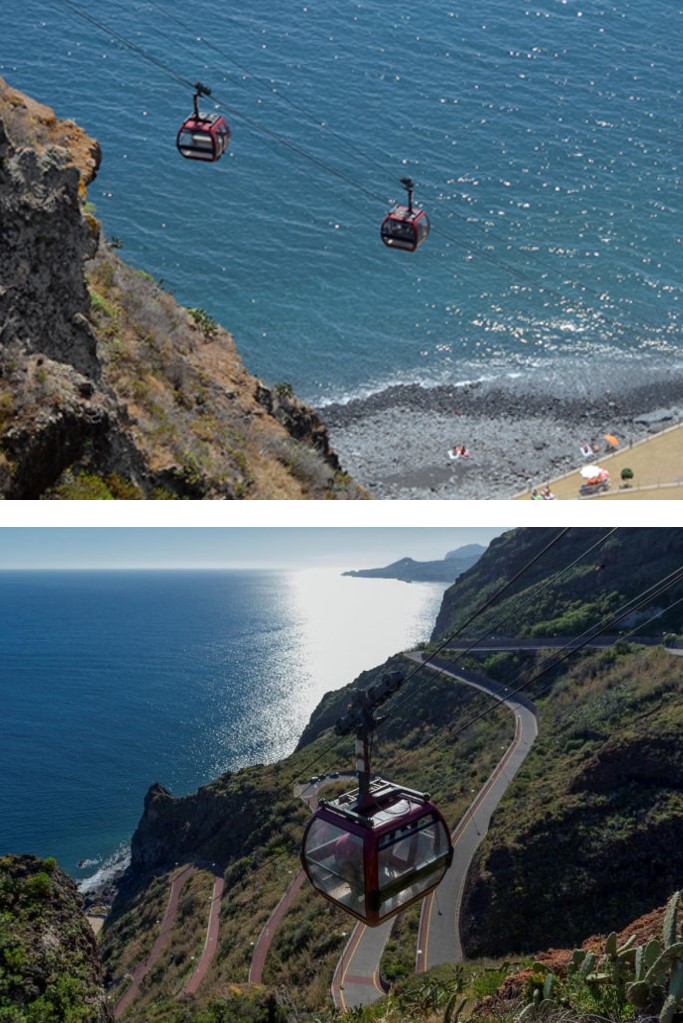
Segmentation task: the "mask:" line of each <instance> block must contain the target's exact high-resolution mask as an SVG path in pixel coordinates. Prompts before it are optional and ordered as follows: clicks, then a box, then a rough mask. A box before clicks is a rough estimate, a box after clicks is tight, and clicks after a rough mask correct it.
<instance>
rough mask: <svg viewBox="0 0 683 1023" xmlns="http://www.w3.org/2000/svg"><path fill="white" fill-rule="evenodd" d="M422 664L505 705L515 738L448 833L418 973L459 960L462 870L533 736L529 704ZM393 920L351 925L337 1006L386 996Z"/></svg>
mask: <svg viewBox="0 0 683 1023" xmlns="http://www.w3.org/2000/svg"><path fill="white" fill-rule="evenodd" d="M405 656H407V657H408V658H410V659H411V660H413V661H416V662H417V663H418V664H422V663H423V655H422V654H421V653H419V652H417V653H411V654H406V655H405ZM424 666H425V667H426V668H429V669H430V670H431V671H436V672H440V673H441V674H444V675H447V676H448V677H449V678H452V679H454V680H455V681H456V682H461V683H464V684H465V685H468V686H473V687H474V688H475V689H479V690H481V691H482V692H484V693H487V694H488V695H489V696H492V697H494V698H495V699H497V700H498V701H499V702H502V703H505V705H506V706H507V707H508V708H509V709H510V711H511V712H512V713H513V714H514V716H515V736H514V738H513V740H512V742H511V743H510V745H509V747H508V748H507V750H506V751H505V754H504V755H503V757H502V759H501V760H500V762H499V763H498V765H497V766H496V768H495V770H494V771H493V773H492V774H491V776H490V777H489V778H488V780H487V781H486V783H485V784H484V785H483V786H482V788H481V789H480V791H479V792H478V793H477V795H476V797H475V799H474V800H473V802H472V804H471V805H470V807H469V809H468V810H467V812H466V813H465V815H464V817H463V818H462V820H461V821H460V823H459V824H458V826H457V828H456V829H455V831H454V832H453V835H452V838H453V863H452V865H451V867H450V869H449V870H448V872H447V873H446V876H445V877H444V879H443V881H442V882H441V884H440V885H439V887H438V889H437V890H436V891H435V892H432V893H431V894H430V895H429V896H428V897H427V898H426V899H425V901H424V903H423V906H422V914H421V917H420V928H419V933H418V943H417V954H416V970H417V972H422V971H424V970H427V969H429V968H430V967H431V966H436V965H437V964H438V963H445V962H458V960H460V959H462V948H461V945H460V936H459V922H458V914H459V909H460V903H461V900H462V893H463V889H464V885H465V879H466V877H467V871H468V869H469V866H470V863H471V862H472V857H473V856H474V853H475V851H476V848H477V846H478V845H479V843H480V842H481V840H482V838H483V837H484V835H485V834H486V832H487V830H488V826H489V822H490V820H491V816H492V814H493V811H494V810H495V808H496V807H497V806H498V803H499V802H500V800H501V799H502V797H503V794H504V792H505V790H506V789H507V787H508V786H509V784H510V782H511V781H512V779H513V777H514V775H515V773H516V772H517V770H518V769H519V767H520V766H521V764H522V762H523V761H524V759H525V757H526V756H527V754H528V752H529V750H530V749H531V745H532V743H533V741H534V739H535V738H536V736H537V734H538V726H537V722H536V714H535V711H534V708H533V704H531V702H530V701H529V700H527V699H526V698H525V697H524V696H522V695H520V694H510V695H508V693H507V690H506V688H505V687H504V686H501V685H499V684H498V683H497V682H494V681H493V680H492V679H487V678H484V677H483V676H481V675H475V674H474V673H473V672H469V671H464V670H462V669H459V668H458V669H457V670H454V668H453V667H447V666H444V665H433V664H425V665H424ZM392 924H393V920H388V921H387V923H386V924H382V925H381V926H380V927H366V926H365V925H364V924H358V925H357V926H356V927H355V929H354V931H353V934H352V935H351V938H350V940H349V942H348V944H347V946H346V948H345V949H344V953H343V955H342V958H341V959H340V961H339V963H338V964H337V969H336V970H335V974H334V978H333V980H332V987H331V993H332V999H333V1001H334V1004H335V1006H336V1007H337V1008H338V1009H342V1010H344V1009H349V1008H353V1007H355V1006H361V1005H370V1004H371V1003H372V1002H375V1001H377V999H379V998H381V997H382V995H383V994H385V988H384V987H383V986H382V980H381V977H380V972H379V969H380V962H381V958H382V953H383V951H384V946H385V945H386V942H387V941H388V939H389V935H390V934H391V927H392Z"/></svg>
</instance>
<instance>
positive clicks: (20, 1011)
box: [0, 856, 113, 1023]
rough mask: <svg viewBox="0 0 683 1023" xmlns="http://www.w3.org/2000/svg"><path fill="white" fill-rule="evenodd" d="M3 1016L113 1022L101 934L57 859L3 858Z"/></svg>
mask: <svg viewBox="0 0 683 1023" xmlns="http://www.w3.org/2000/svg"><path fill="white" fill-rule="evenodd" d="M0 1018H1V1019H3V1020H11V1021H12V1023H23V1021H35V1020H46V1021H47V1020H54V1021H58V1020H79V1021H80V1023H113V1016H112V1014H111V1011H110V1009H109V1007H108V1005H107V1003H106V1001H105V994H104V990H103V987H102V968H101V964H100V958H99V955H98V951H97V944H96V941H95V936H94V934H93V932H92V929H91V928H90V925H89V923H88V921H87V920H86V918H85V916H84V915H83V913H82V911H81V907H80V897H79V895H78V892H77V891H76V886H75V884H74V883H73V881H72V880H71V879H70V878H69V877H67V876H66V874H64V873H63V872H62V871H61V870H60V869H59V868H58V867H57V866H56V864H55V862H54V860H49V859H48V860H40V859H38V858H37V857H35V856H3V857H0Z"/></svg>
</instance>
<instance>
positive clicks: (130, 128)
mask: <svg viewBox="0 0 683 1023" xmlns="http://www.w3.org/2000/svg"><path fill="white" fill-rule="evenodd" d="M69 2H70V3H71V0H69ZM76 6H77V7H78V8H79V10H81V11H87V13H88V14H90V15H92V16H93V17H95V18H97V19H98V20H101V21H102V22H105V23H106V24H107V25H109V26H111V27H112V28H113V29H114V30H115V31H116V32H118V33H120V34H121V35H122V36H123V38H124V42H121V41H114V40H112V39H111V38H110V37H108V36H107V35H105V34H104V33H103V32H102V31H101V30H100V29H99V28H97V27H96V26H94V25H92V24H90V23H88V22H87V21H85V20H83V18H82V17H79V15H78V14H77V13H76V12H75V11H74V9H73V7H72V6H68V5H66V4H65V3H64V2H63V0H5V3H4V5H3V21H4V23H5V25H6V26H11V31H6V32H3V38H2V43H1V44H0V74H2V75H3V76H5V77H6V78H7V79H8V80H9V81H10V82H11V84H13V85H15V86H17V87H19V88H22V89H24V90H25V91H28V92H29V93H31V94H32V95H34V96H35V97H36V98H38V99H40V100H42V101H45V102H47V103H49V104H50V105H52V106H53V107H54V108H55V109H56V110H57V112H58V113H59V114H60V115H62V116H66V117H73V118H74V119H76V120H77V121H78V122H79V123H80V124H81V125H82V126H83V127H84V128H86V129H87V130H88V131H89V132H90V133H91V134H92V135H94V136H95V137H97V138H98V139H99V140H100V142H101V144H102V148H103V151H104V163H103V166H102V169H101V171H100V173H99V175H98V178H97V180H96V181H95V182H94V184H93V185H92V186H91V188H90V199H91V200H92V201H93V202H94V204H95V206H96V208H97V215H98V216H99V217H100V218H101V220H102V222H103V225H104V228H105V230H106V232H107V233H108V234H109V235H110V236H117V237H119V238H120V239H121V240H122V241H123V243H124V249H123V252H122V255H123V256H124V257H125V258H126V259H127V260H128V261H129V262H132V263H133V264H134V265H136V266H139V267H141V268H144V269H146V270H147V271H149V272H150V273H151V274H152V275H154V276H155V277H156V278H158V279H162V280H163V282H164V283H165V286H166V287H168V288H169V289H171V290H172V291H173V292H174V293H175V294H176V296H177V298H178V299H179V300H180V301H181V302H182V303H183V304H185V305H189V306H199V307H202V308H205V309H206V310H207V311H208V312H209V313H210V314H211V315H212V316H214V317H215V318H216V319H218V320H219V321H220V322H222V323H223V324H224V325H226V326H227V327H228V328H229V329H231V330H232V331H233V333H234V335H235V337H236V340H237V343H238V346H239V348H240V351H241V352H242V354H243V356H244V358H245V361H246V363H247V366H248V367H249V369H251V370H252V371H253V372H255V373H257V374H259V375H261V376H262V377H264V378H265V379H266V381H268V382H270V383H277V382H281V381H288V382H290V383H291V384H292V385H293V386H294V387H295V389H296V391H297V392H298V393H299V394H300V395H301V396H302V397H304V398H306V399H309V400H312V401H314V402H321V403H324V402H326V401H331V400H344V399H346V398H348V397H350V396H358V395H363V394H368V393H372V392H374V391H376V390H377V389H380V388H382V387H384V386H386V385H388V384H390V383H406V382H410V383H414V382H420V381H422V382H424V383H427V384H435V383H448V384H451V383H458V382H462V381H465V380H472V379H490V378H494V379H498V378H506V377H510V376H511V375H520V374H521V375H523V376H527V375H528V376H530V377H533V379H536V380H544V381H548V382H550V384H551V385H552V388H553V390H556V389H557V388H562V389H564V390H569V391H572V390H573V391H577V390H578V391H581V392H583V391H585V390H586V389H589V390H590V389H591V388H596V387H597V388H600V387H601V386H603V385H604V383H605V381H606V380H608V379H609V381H610V384H611V385H612V386H614V385H615V384H617V385H618V384H619V382H620V381H624V382H627V381H632V380H633V379H634V378H635V377H637V378H638V379H640V380H642V379H644V378H645V377H647V376H648V375H649V374H658V373H661V372H662V371H663V370H670V369H671V368H672V367H673V366H674V365H675V366H678V367H680V366H681V362H682V361H683V360H682V358H681V356H682V344H681V342H682V331H681V320H680V315H681V281H682V280H683V218H682V214H681V191H680V186H681V152H682V149H681V138H682V137H683V123H682V122H683V103H682V102H681V91H682V88H683V74H682V72H681V63H680V54H681V52H683V8H682V6H681V4H680V3H679V2H678V0H675V2H672V0H618V2H617V0H484V2H480V3H467V4H465V3H460V2H457V0H451V2H445V0H423V2H421V3H419V4H416V3H413V2H412V0H411V2H409V0H394V2H392V3H391V4H388V3H385V2H384V0H364V2H354V0H350V2H344V3H339V2H336V0H310V2H308V0H250V3H249V4H248V5H247V9H245V8H244V7H240V6H238V5H235V4H232V3H225V2H221V3H218V2H217V0H193V3H192V5H191V6H188V5H187V4H181V3H179V2H178V0H161V2H160V3H157V2H156V0H155V2H154V3H151V2H149V0H107V2H106V3H105V2H104V0H89V2H88V3H87V4H85V3H83V4H80V5H79V4H76ZM178 22H180V24H179V23H178ZM207 41H208V43H207ZM127 44H132V46H135V47H139V48H141V49H142V50H144V51H145V55H144V56H143V55H141V54H140V53H139V52H137V51H136V50H134V49H132V48H131V46H130V45H127ZM209 44H210V45H209ZM210 46H213V47H215V48H216V49H211V48H210ZM217 51H219V52H217ZM155 61H156V62H161V63H162V64H163V65H165V67H161V66H159V64H158V63H155ZM179 78H180V79H184V80H185V81H186V82H188V83H191V82H194V81H196V80H197V79H201V80H202V81H203V82H205V83H206V84H207V85H209V86H211V87H212V88H213V90H214V96H213V99H214V101H217V102H219V103H220V104H223V112H224V113H226V110H225V107H228V108H230V110H229V112H228V113H227V117H228V119H229V121H230V122H231V125H232V129H233V141H232V145H231V151H230V155H229V156H227V157H225V158H224V159H223V160H222V161H221V162H220V163H219V164H217V165H215V166H207V165H197V164H192V163H189V162H187V161H183V160H182V158H181V157H180V156H179V155H178V154H177V153H176V151H175V148H174V140H175V133H176V131H177V128H178V126H179V124H180V122H181V121H182V119H183V118H184V117H185V116H186V115H187V114H189V112H190V110H191V89H189V87H188V86H187V85H185V84H183V82H182V81H179V80H178V79H179ZM272 133H276V136H277V137H274V136H273V134H272ZM405 174H409V175H411V176H412V177H413V178H414V180H415V181H416V182H417V192H416V200H419V202H420V203H422V204H423V205H424V206H425V207H426V208H427V209H428V211H429V213H430V216H431V220H432V225H433V229H432V235H431V236H430V238H429V240H428V242H427V243H426V244H425V245H424V246H423V248H421V249H420V251H419V252H418V253H415V254H408V253H398V252H391V251H389V250H385V249H384V247H383V246H382V245H381V243H380V241H379V235H378V230H379V223H380V221H381V219H382V216H383V214H384V212H385V208H386V204H387V203H388V202H389V201H395V200H398V199H400V198H402V196H403V193H402V189H401V186H400V184H399V180H398V179H399V178H400V177H401V176H402V175H405Z"/></svg>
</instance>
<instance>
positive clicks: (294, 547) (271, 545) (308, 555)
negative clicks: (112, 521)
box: [0, 526, 507, 571]
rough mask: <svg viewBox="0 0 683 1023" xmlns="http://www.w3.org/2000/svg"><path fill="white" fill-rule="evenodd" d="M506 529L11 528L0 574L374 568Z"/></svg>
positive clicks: (1, 543) (3, 541) (438, 553)
mask: <svg viewBox="0 0 683 1023" xmlns="http://www.w3.org/2000/svg"><path fill="white" fill-rule="evenodd" d="M505 528H507V527H502V526H501V527H493V526H482V527H478V526H472V527H466V528H465V527H462V528H459V527H457V526H454V527H429V526H427V527H417V528H413V527H404V526H398V527H357V526H356V527H334V526H332V527H329V526H327V527H310V526H309V527H303V528H302V527H287V526H285V527H271V526H257V527H241V526H236V527H232V526H225V527H206V528H192V527H174V528H159V527H142V528H140V527H122V528H111V527H93V528H88V527H83V528H81V527H78V528H68V527H62V528H40V527H30V528H21V527H9V528H4V529H0V571H1V570H7V569H46V568H49V569H94V568H116V569H123V568H139V569H142V568H199V569H209V568H294V567H297V568H314V567H321V568H323V567H325V568H327V567H329V568H332V567H334V568H337V567H338V568H341V569H353V568H374V567H379V566H382V565H387V564H389V563H391V562H392V561H397V560H398V559H399V558H403V557H411V558H414V559H415V560H416V561H430V560H438V559H440V558H443V557H444V555H445V554H446V553H447V552H448V551H451V550H456V549H457V548H458V547H463V546H465V545H466V544H470V543H478V544H482V545H483V546H486V545H488V544H489V543H490V541H491V540H492V539H493V538H494V537H496V536H499V535H500V534H501V533H503V532H505Z"/></svg>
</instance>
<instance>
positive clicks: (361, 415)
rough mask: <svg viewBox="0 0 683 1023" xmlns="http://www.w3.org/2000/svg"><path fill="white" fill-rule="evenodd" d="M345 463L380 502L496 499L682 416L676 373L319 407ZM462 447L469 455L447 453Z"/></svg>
mask: <svg viewBox="0 0 683 1023" xmlns="http://www.w3.org/2000/svg"><path fill="white" fill-rule="evenodd" d="M320 414H321V416H322V417H323V419H324V421H325V423H326V425H327V428H328V432H329V435H330V440H331V444H332V447H333V448H334V450H335V451H336V452H337V454H338V455H339V458H340V461H341V463H342V465H343V466H344V468H345V469H346V470H347V471H348V472H349V473H350V474H351V475H352V476H353V477H354V479H355V480H356V481H357V482H358V483H360V484H361V485H363V486H364V487H366V488H367V490H368V492H369V494H370V495H371V496H372V497H373V498H375V499H380V500H422V501H426V500H446V501H447V500H452V501H456V500H501V499H509V498H512V497H514V496H515V495H516V494H519V493H520V492H522V491H524V490H528V489H530V488H531V487H536V486H542V485H543V484H544V483H546V482H548V481H549V480H551V479H553V478H554V477H557V476H560V475H561V474H563V473H566V472H571V471H572V470H573V469H577V468H579V467H580V466H581V465H582V464H584V463H585V459H584V458H583V456H582V454H581V450H580V448H581V445H582V444H591V445H592V444H596V445H597V446H598V448H599V452H598V453H597V455H596V458H599V455H600V454H601V453H602V452H604V451H605V450H606V448H607V442H606V441H605V439H604V437H605V434H613V435H614V436H616V437H617V438H618V439H619V446H620V449H623V448H625V447H628V446H629V445H630V444H633V443H636V442H637V441H641V440H644V439H646V438H648V437H651V436H653V435H654V434H655V433H657V432H659V431H661V430H664V429H666V428H667V427H670V426H673V425H675V424H676V423H678V422H680V421H681V420H682V419H683V378H682V377H681V376H680V375H679V374H672V375H671V376H669V377H666V378H661V379H659V380H656V381H650V382H648V383H646V384H641V385H638V384H636V385H634V386H633V387H632V388H629V389H625V388H624V387H620V389H619V391H618V392H616V391H615V392H614V393H613V392H611V391H610V390H608V389H604V390H603V391H602V392H601V393H600V394H598V395H595V396H590V395H586V396H581V397H572V396H559V397H558V396H555V395H553V394H551V393H549V391H548V390H547V388H544V387H543V386H540V385H539V386H537V387H535V386H530V385H529V383H528V382H526V381H525V382H522V381H521V380H511V381H509V382H507V381H506V382H505V383H504V384H501V383H500V382H497V383H496V384H487V383H475V384H469V385H466V386H463V387H457V388H456V387H452V386H442V387H434V388H426V387H421V386H417V385H416V386H397V387H391V388H388V389H387V390H384V391H381V392H379V393H377V394H374V395H371V396H370V397H368V398H363V399H358V400H353V401H349V402H348V403H346V404H337V405H327V406H325V407H324V408H323V409H321V410H320ZM455 445H465V446H466V448H467V449H468V450H469V452H470V457H469V458H460V459H457V460H451V459H450V457H449V454H448V452H449V449H451V448H452V447H453V446H455Z"/></svg>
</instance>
